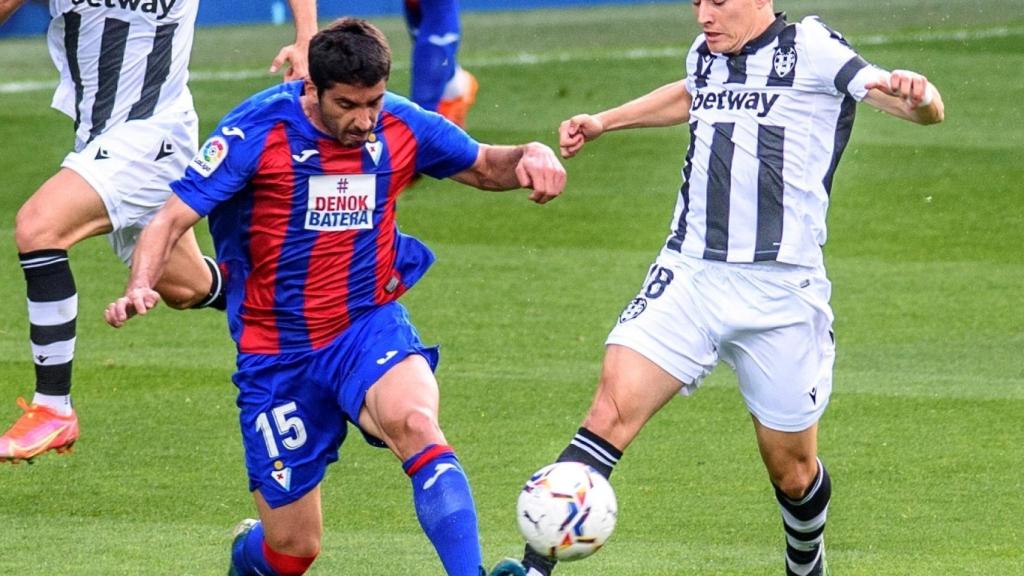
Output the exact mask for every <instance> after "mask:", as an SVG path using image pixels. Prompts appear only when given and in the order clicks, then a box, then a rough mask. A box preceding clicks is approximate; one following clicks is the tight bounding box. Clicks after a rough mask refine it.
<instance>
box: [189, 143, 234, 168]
mask: <svg viewBox="0 0 1024 576" xmlns="http://www.w3.org/2000/svg"><path fill="white" fill-rule="evenodd" d="M227 155H228V141H227V140H225V139H223V138H221V137H220V136H214V137H213V138H210V139H209V140H207V141H206V143H205V144H203V147H202V148H200V149H199V152H198V153H197V154H196V156H195V158H193V159H192V162H191V163H190V164H189V165H190V166H192V168H193V169H194V170H195V171H196V172H199V173H200V174H202V175H203V176H209V175H210V174H213V171H214V170H216V169H217V167H218V166H220V163H221V162H223V161H224V158H226V157H227Z"/></svg>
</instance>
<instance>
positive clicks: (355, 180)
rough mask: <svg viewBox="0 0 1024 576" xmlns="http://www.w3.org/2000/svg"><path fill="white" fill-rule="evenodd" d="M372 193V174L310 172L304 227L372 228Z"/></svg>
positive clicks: (374, 193) (374, 180)
mask: <svg viewBox="0 0 1024 576" xmlns="http://www.w3.org/2000/svg"><path fill="white" fill-rule="evenodd" d="M376 197H377V176H376V175H374V174H331V175H324V176H312V177H310V179H309V204H308V206H307V208H306V230H323V231H341V230H369V229H371V228H373V208H374V203H375V201H376Z"/></svg>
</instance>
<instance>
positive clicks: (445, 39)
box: [405, 0, 462, 110]
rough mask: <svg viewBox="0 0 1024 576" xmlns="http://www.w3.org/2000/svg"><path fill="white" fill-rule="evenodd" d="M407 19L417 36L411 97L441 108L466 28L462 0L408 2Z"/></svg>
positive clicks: (414, 46)
mask: <svg viewBox="0 0 1024 576" xmlns="http://www.w3.org/2000/svg"><path fill="white" fill-rule="evenodd" d="M405 20H406V24H407V25H408V27H409V32H410V33H411V34H412V37H413V46H412V81H411V83H412V86H411V87H410V90H409V98H410V99H411V100H412V101H413V102H416V103H417V104H419V105H420V106H422V107H423V108H425V109H427V110H437V104H438V103H439V102H440V101H441V95H442V94H443V93H444V87H445V84H447V83H448V81H449V80H451V79H452V77H453V76H455V70H456V69H457V64H456V59H455V55H456V53H457V52H458V51H459V43H460V41H461V38H462V36H461V33H462V30H461V28H460V26H459V2H458V0H419V2H409V1H406V2H405Z"/></svg>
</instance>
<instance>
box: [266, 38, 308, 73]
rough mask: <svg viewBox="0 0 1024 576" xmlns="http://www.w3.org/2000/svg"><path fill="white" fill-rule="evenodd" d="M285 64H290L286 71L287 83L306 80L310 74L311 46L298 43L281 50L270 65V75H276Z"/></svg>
mask: <svg viewBox="0 0 1024 576" xmlns="http://www.w3.org/2000/svg"><path fill="white" fill-rule="evenodd" d="M285 64H288V67H287V68H286V69H285V71H284V79H285V81H286V82H287V81H290V80H298V79H300V78H305V77H306V76H307V75H308V74H309V45H306V44H298V43H296V44H289V45H287V46H285V47H283V48H281V50H280V51H279V52H278V53H277V56H276V57H275V58H274V61H273V62H271V63H270V73H271V74H274V73H276V72H277V71H278V70H280V69H281V68H282V67H283V66H284V65H285Z"/></svg>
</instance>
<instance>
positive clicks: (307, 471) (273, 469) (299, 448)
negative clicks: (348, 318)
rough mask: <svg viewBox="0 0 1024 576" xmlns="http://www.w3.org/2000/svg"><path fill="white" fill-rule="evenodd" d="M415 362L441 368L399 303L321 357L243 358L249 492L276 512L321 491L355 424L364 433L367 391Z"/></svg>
mask: <svg viewBox="0 0 1024 576" xmlns="http://www.w3.org/2000/svg"><path fill="white" fill-rule="evenodd" d="M410 354H419V355H421V356H423V357H424V358H426V360H427V362H428V363H429V364H430V367H431V369H435V368H436V367H437V361H438V350H437V348H436V347H426V346H424V345H423V343H422V342H421V341H420V336H419V334H418V333H417V332H416V328H415V327H414V326H413V325H412V322H411V321H410V320H409V315H408V313H407V312H406V310H405V307H404V306H402V305H401V304H399V303H397V302H392V303H389V304H385V305H384V306H381V307H380V308H378V309H376V310H374V311H372V312H370V313H369V314H366V315H365V316H363V317H361V318H359V319H358V320H356V321H355V322H354V323H353V324H352V325H351V326H350V327H349V328H348V329H347V330H345V332H344V333H342V334H341V335H340V336H338V337H337V338H335V339H334V341H333V342H331V343H330V344H328V345H327V346H325V347H324V348H321V349H319V350H312V351H306V352H294V353H289V354H239V356H238V371H237V372H235V375H234V377H233V379H234V381H235V385H236V386H238V402H237V404H238V408H239V410H240V411H241V413H240V414H239V422H240V424H241V426H242V443H243V445H244V446H245V465H246V468H247V469H248V471H249V490H250V491H254V490H257V489H259V491H260V493H261V494H262V495H263V498H264V499H266V501H267V504H269V505H270V507H271V508H277V507H279V506H284V505H285V504H289V503H291V502H294V501H296V500H298V499H299V498H301V497H302V496H303V495H305V494H306V493H307V492H309V491H310V490H312V489H313V488H315V487H316V486H317V485H318V484H319V483H320V481H321V480H322V479H323V477H324V472H325V471H326V469H327V465H328V464H330V463H331V462H334V461H336V460H337V459H338V450H339V449H340V448H341V443H342V442H344V440H345V435H346V433H347V431H348V422H352V423H353V424H355V425H357V426H358V421H359V412H360V410H361V409H362V407H363V401H364V399H365V398H366V392H367V390H369V389H370V387H371V386H373V384H374V383H375V382H377V380H379V379H380V378H381V377H382V376H383V375H384V373H385V372H387V371H388V370H389V369H391V367H393V366H394V365H396V364H397V363H399V362H401V361H402V360H403V359H404V358H406V357H407V356H409V355H410ZM364 437H365V438H366V440H367V441H368V442H370V443H371V444H373V445H375V446H384V443H383V442H381V441H380V440H378V439H377V438H373V437H371V436H369V435H367V434H365V433H364Z"/></svg>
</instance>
